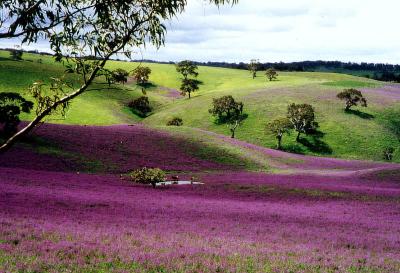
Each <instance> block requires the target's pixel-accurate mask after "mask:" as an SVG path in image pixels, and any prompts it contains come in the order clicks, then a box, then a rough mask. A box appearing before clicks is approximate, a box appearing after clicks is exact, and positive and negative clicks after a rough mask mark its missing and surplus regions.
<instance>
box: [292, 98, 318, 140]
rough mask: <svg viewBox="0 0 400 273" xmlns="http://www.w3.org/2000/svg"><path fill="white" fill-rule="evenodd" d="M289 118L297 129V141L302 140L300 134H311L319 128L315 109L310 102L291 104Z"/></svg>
mask: <svg viewBox="0 0 400 273" xmlns="http://www.w3.org/2000/svg"><path fill="white" fill-rule="evenodd" d="M287 118H288V119H289V121H290V122H291V123H292V125H293V128H294V129H295V130H296V131H297V137H296V140H297V141H299V140H300V134H302V133H304V134H309V133H311V132H313V131H314V130H315V129H317V128H318V123H317V122H316V121H315V110H314V108H313V107H312V106H311V105H309V104H295V103H292V104H290V105H289V106H288V112H287Z"/></svg>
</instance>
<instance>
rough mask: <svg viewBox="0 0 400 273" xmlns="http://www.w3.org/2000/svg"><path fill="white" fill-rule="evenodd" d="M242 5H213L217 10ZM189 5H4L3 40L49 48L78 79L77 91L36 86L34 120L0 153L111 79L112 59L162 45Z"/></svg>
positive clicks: (60, 1) (7, 0)
mask: <svg viewBox="0 0 400 273" xmlns="http://www.w3.org/2000/svg"><path fill="white" fill-rule="evenodd" d="M237 1H238V0H209V1H208V2H209V3H211V4H215V5H220V4H226V3H232V4H234V3H237ZM187 4H188V1H187V0H165V1H159V0H147V1H141V0H140V1H139V0H131V1H119V0H116V1H108V0H97V1H70V0H53V1H15V0H4V1H0V9H1V11H2V16H1V17H0V39H9V38H19V39H20V40H21V42H22V44H32V43H37V42H38V41H39V40H40V41H41V42H42V41H45V42H48V45H49V47H50V48H51V50H52V51H53V52H54V57H55V60H56V61H57V62H60V63H63V64H67V65H69V69H72V70H73V72H74V74H75V75H76V76H77V77H79V79H80V84H79V87H77V88H76V87H75V88H74V86H73V85H71V84H69V83H68V82H67V81H66V77H63V75H61V76H60V77H54V78H51V79H50V84H48V85H46V84H43V83H42V82H35V83H33V84H32V86H31V88H30V89H29V91H30V92H31V95H32V96H33V97H34V99H35V105H36V116H35V118H34V119H33V120H32V121H31V122H30V123H28V124H27V125H26V126H25V127H24V128H23V129H22V130H20V131H19V132H17V133H15V134H14V135H13V136H11V137H9V138H8V139H7V140H6V141H5V142H4V143H3V144H2V145H1V146H0V152H4V151H5V150H7V149H8V148H10V147H11V146H12V145H13V144H14V143H15V142H16V141H17V140H18V139H20V138H21V137H22V136H24V135H26V134H27V133H29V132H30V131H32V129H33V128H35V127H36V125H38V124H40V122H41V121H42V120H43V119H44V118H45V117H46V116H48V115H50V114H52V113H55V112H57V110H60V109H61V112H64V110H65V109H67V107H68V104H69V103H70V101H71V100H72V99H74V98H75V97H77V96H79V95H81V94H83V93H84V92H86V91H90V90H91V88H90V87H91V85H92V83H93V82H94V81H95V79H96V78H99V77H100V76H104V75H105V74H107V72H106V69H105V65H106V63H107V61H108V60H109V59H110V58H111V57H113V56H116V55H117V56H120V55H124V56H125V57H127V58H128V59H130V58H131V56H132V52H134V51H136V50H137V49H138V48H140V47H144V46H145V45H146V44H148V43H150V44H152V45H154V46H155V47H157V48H159V47H161V46H162V45H163V44H164V41H165V34H166V27H165V26H164V22H167V21H168V20H170V19H172V18H174V17H176V16H177V15H178V14H180V13H182V12H183V11H184V10H185V8H186V6H187Z"/></svg>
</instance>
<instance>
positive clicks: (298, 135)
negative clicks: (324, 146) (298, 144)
mask: <svg viewBox="0 0 400 273" xmlns="http://www.w3.org/2000/svg"><path fill="white" fill-rule="evenodd" d="M300 134H301V132H298V134H297V137H296V141H299V140H300Z"/></svg>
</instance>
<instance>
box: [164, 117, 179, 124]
mask: <svg viewBox="0 0 400 273" xmlns="http://www.w3.org/2000/svg"><path fill="white" fill-rule="evenodd" d="M182 125H183V120H182V119H181V118H178V117H175V118H172V119H170V120H169V121H168V122H167V126H182Z"/></svg>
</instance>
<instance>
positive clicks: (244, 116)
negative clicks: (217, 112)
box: [214, 113, 249, 125]
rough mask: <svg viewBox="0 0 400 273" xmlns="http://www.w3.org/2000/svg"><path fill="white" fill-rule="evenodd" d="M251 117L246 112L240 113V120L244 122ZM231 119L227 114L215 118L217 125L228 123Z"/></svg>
mask: <svg viewBox="0 0 400 273" xmlns="http://www.w3.org/2000/svg"><path fill="white" fill-rule="evenodd" d="M248 117H249V115H248V114H246V113H244V114H241V115H240V120H241V121H242V122H243V121H245V120H246V119H247V118H248ZM228 121H229V119H228V118H227V117H226V116H222V117H220V118H216V119H215V120H214V124H216V125H222V124H228Z"/></svg>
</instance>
